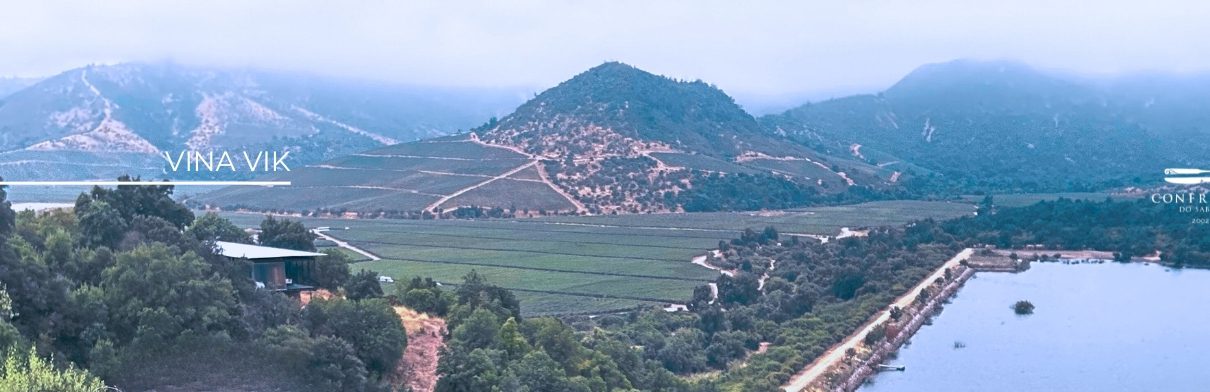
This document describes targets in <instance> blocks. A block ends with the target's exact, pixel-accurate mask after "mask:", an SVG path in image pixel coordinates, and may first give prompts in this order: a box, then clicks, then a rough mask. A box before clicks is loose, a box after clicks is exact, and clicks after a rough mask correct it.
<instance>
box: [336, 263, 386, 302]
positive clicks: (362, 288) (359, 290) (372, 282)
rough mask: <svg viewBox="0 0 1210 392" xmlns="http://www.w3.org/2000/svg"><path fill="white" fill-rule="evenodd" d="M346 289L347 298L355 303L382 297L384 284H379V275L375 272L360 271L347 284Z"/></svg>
mask: <svg viewBox="0 0 1210 392" xmlns="http://www.w3.org/2000/svg"><path fill="white" fill-rule="evenodd" d="M344 287H345V296H346V297H348V298H349V299H351V300H354V301H358V300H362V299H367V298H379V297H382V284H381V283H379V282H378V273H377V272H374V271H370V270H365V269H363V270H361V271H358V272H357V273H356V274H354V275H353V276H352V277H350V278H349V279H348V281H346V282H345V284H344Z"/></svg>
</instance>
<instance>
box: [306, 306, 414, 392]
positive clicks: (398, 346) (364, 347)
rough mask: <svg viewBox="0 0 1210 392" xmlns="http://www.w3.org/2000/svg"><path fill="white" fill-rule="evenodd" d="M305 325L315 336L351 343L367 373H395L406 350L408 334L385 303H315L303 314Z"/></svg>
mask: <svg viewBox="0 0 1210 392" xmlns="http://www.w3.org/2000/svg"><path fill="white" fill-rule="evenodd" d="M302 318H303V324H304V325H305V326H306V327H307V329H308V330H310V331H311V334H312V335H313V336H333V337H337V338H340V339H342V340H344V341H346V342H349V344H351V345H352V346H353V348H354V349H355V351H356V352H357V357H358V358H359V359H361V361H362V362H364V363H365V366H366V369H368V370H369V371H370V372H372V373H374V374H379V375H382V374H386V373H387V372H390V371H391V370H393V369H395V365H396V364H397V363H398V362H399V358H400V356H401V355H403V350H404V348H405V347H407V343H408V338H407V331H405V330H404V329H403V322H402V321H401V320H400V319H399V315H397V314H395V310H394V309H392V308H391V305H390V304H388V303H387V302H386V301H385V300H382V299H368V300H363V301H349V300H344V299H332V300H315V301H312V302H311V303H310V304H309V305H307V308H306V309H305V310H303V317H302Z"/></svg>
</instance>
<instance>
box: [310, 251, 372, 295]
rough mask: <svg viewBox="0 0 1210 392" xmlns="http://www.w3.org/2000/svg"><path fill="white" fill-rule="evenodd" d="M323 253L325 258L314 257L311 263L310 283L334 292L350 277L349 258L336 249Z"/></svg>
mask: <svg viewBox="0 0 1210 392" xmlns="http://www.w3.org/2000/svg"><path fill="white" fill-rule="evenodd" d="M323 253H324V254H326V255H327V256H323V257H316V258H315V260H313V261H312V262H311V274H310V277H311V283H312V284H314V285H315V286H317V287H320V288H324V289H328V290H331V291H336V289H338V288H340V286H341V285H344V284H345V283H346V282H348V281H349V278H350V277H351V276H352V275H351V274H350V272H349V262H350V260H349V256H348V255H346V254H345V253H344V252H341V251H340V250H338V249H326V250H324V251H323ZM374 278H375V282H374V283H375V284H377V283H378V282H377V279H378V277H377V276H375V277H374ZM381 290H382V289H381V288H379V293H380V294H379V296H381V295H382V294H381Z"/></svg>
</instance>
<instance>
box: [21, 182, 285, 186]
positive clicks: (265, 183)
mask: <svg viewBox="0 0 1210 392" xmlns="http://www.w3.org/2000/svg"><path fill="white" fill-rule="evenodd" d="M0 185H3V186H119V185H123V186H124V185H132V186H160V185H172V186H241V185H242V186H290V181H0Z"/></svg>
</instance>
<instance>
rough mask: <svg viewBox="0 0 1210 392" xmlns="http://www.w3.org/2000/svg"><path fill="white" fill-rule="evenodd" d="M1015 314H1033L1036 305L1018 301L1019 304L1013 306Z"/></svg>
mask: <svg viewBox="0 0 1210 392" xmlns="http://www.w3.org/2000/svg"><path fill="white" fill-rule="evenodd" d="M1013 312H1016V313H1017V314H1019V315H1027V314H1033V313H1034V304H1033V303H1032V302H1029V301H1026V300H1020V301H1017V303H1015V304H1013Z"/></svg>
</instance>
